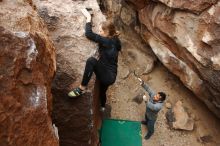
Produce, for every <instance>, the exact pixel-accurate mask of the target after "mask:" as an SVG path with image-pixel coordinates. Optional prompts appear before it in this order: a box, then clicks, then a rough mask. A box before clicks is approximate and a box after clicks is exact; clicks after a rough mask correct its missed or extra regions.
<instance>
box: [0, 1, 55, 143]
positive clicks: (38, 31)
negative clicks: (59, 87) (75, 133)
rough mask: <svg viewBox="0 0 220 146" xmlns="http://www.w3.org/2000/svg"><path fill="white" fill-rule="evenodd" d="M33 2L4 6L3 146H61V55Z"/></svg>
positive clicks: (0, 27) (0, 57)
mask: <svg viewBox="0 0 220 146" xmlns="http://www.w3.org/2000/svg"><path fill="white" fill-rule="evenodd" d="M31 5H32V3H31V1H14V0H13V1H12V0H3V1H1V2H0V16H1V17H0V44H1V45H0V66H1V67H0V97H1V98H0V145H1V146H15V145H16V146H24V145H26V146H43V145H44V146H48V145H51V146H58V145H59V144H58V137H57V135H56V134H55V133H56V132H57V131H56V128H55V126H52V122H51V107H52V96H51V81H52V78H53V76H54V72H55V69H56V64H55V52H54V47H53V44H52V43H51V41H50V40H49V38H48V32H47V29H46V26H45V25H44V23H42V21H41V20H40V18H39V17H38V15H37V12H36V11H34V10H33V8H34V7H32V6H31Z"/></svg>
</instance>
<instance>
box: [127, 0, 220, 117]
mask: <svg viewBox="0 0 220 146" xmlns="http://www.w3.org/2000/svg"><path fill="white" fill-rule="evenodd" d="M126 1H127V2H128V3H129V4H130V5H132V7H133V8H135V9H136V10H137V12H138V17H139V22H140V26H141V28H140V34H141V36H142V38H143V39H144V40H145V42H146V43H147V44H149V45H150V47H151V48H152V50H153V52H154V53H155V55H156V56H157V57H158V58H159V60H160V61H161V62H162V63H163V64H164V65H165V66H166V67H167V68H168V69H169V70H170V71H171V72H172V73H174V74H175V75H177V76H178V77H179V78H180V80H181V81H182V82H183V83H184V84H185V85H186V86H187V87H188V88H189V89H190V90H192V91H193V92H194V93H195V94H196V95H197V97H198V98H199V99H201V100H202V101H203V102H204V103H205V104H206V105H207V106H208V107H209V109H210V110H211V111H213V112H214V113H215V114H216V115H217V116H218V117H220V48H219V47H220V41H219V30H220V21H219V15H220V1H217V0H211V1H208V0H199V1H193V0H190V1H181V0H172V1H170V0H169V1H168V0H148V1H147V2H146V1H145V0H139V1H137V2H135V1H133V0H126Z"/></svg>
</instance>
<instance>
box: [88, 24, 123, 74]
mask: <svg viewBox="0 0 220 146" xmlns="http://www.w3.org/2000/svg"><path fill="white" fill-rule="evenodd" d="M85 35H86V37H87V38H88V39H90V40H92V41H94V42H97V43H98V44H99V55H100V58H99V62H100V63H102V64H103V65H104V66H105V67H107V68H108V69H109V70H111V71H112V72H114V73H116V74H117V64H118V52H119V51H120V50H121V42H120V40H119V39H118V38H117V37H114V38H107V37H102V36H100V35H98V34H96V33H94V32H93V31H92V25H91V22H88V23H86V32H85Z"/></svg>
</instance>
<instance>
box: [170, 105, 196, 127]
mask: <svg viewBox="0 0 220 146" xmlns="http://www.w3.org/2000/svg"><path fill="white" fill-rule="evenodd" d="M166 117H167V120H168V123H169V125H170V126H171V128H174V129H180V130H188V131H190V130H193V127H194V120H193V119H192V118H191V117H190V116H189V114H188V113H187V112H186V110H185V108H184V107H183V103H182V102H181V101H177V102H176V104H175V105H174V107H173V108H172V109H170V110H168V112H167V113H166Z"/></svg>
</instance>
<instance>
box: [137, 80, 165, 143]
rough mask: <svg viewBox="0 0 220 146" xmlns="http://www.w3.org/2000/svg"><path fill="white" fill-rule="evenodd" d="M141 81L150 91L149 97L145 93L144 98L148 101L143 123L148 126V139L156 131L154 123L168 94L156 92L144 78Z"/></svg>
mask: <svg viewBox="0 0 220 146" xmlns="http://www.w3.org/2000/svg"><path fill="white" fill-rule="evenodd" d="M140 81H141V86H142V87H143V88H144V89H145V90H146V91H147V92H148V94H149V97H150V98H149V99H148V100H147V97H146V96H145V95H144V96H143V99H144V100H145V102H146V104H147V105H146V113H145V121H142V122H141V123H142V124H144V125H146V126H147V128H148V133H147V134H146V136H145V137H144V138H145V139H146V140H147V139H149V138H150V137H151V136H152V135H153V133H154V124H155V122H156V120H157V114H158V112H159V111H160V110H161V109H162V107H163V104H164V101H165V99H166V94H165V93H164V92H158V93H157V94H155V92H154V91H153V90H152V89H151V88H150V87H149V85H147V84H146V83H145V82H144V81H143V80H140Z"/></svg>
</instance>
